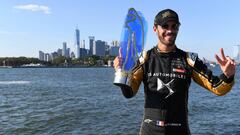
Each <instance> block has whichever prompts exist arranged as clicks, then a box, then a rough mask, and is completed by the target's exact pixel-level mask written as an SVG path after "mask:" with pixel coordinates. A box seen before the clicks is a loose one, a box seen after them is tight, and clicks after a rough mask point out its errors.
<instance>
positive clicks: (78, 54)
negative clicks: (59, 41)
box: [75, 28, 80, 58]
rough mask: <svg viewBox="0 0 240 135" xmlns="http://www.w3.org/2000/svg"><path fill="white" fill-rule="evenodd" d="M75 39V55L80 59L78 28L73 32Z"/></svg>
mask: <svg viewBox="0 0 240 135" xmlns="http://www.w3.org/2000/svg"><path fill="white" fill-rule="evenodd" d="M75 38H76V41H75V42H76V55H77V58H80V31H79V29H78V28H76V30H75Z"/></svg>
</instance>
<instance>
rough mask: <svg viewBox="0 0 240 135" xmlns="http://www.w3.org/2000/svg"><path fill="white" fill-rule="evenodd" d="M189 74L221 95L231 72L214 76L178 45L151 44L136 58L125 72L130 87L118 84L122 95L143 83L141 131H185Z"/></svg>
mask: <svg viewBox="0 0 240 135" xmlns="http://www.w3.org/2000/svg"><path fill="white" fill-rule="evenodd" d="M191 78H192V79H193V80H194V81H195V82H196V83H198V84H199V85H201V86H202V87H204V88H206V89H208V90H209V91H211V92H213V93H214V94H216V95H219V96H221V95H224V94H226V93H227V92H229V91H230V89H231V87H232V86H233V84H234V76H232V77H230V78H227V77H226V76H225V75H224V74H221V75H220V76H219V77H217V76H214V75H213V74H212V72H211V71H210V70H209V69H208V68H207V66H206V65H205V64H204V63H203V62H202V61H201V60H200V59H199V58H198V56H197V54H195V53H190V52H185V51H182V50H180V49H178V48H176V49H175V51H173V52H169V53H162V52H160V51H159V50H158V47H154V48H152V49H151V50H149V51H148V52H147V54H146V55H145V56H143V58H140V61H138V64H137V65H136V66H135V67H134V68H133V71H132V74H131V75H130V76H129V78H128V79H129V85H130V87H121V90H122V93H123V95H124V96H125V97H126V98H131V97H133V96H134V95H135V94H136V93H137V91H138V89H139V86H140V84H141V82H143V84H144V93H145V107H144V108H145V109H144V117H143V121H142V125H141V130H140V134H141V135H155V134H156V135H189V134H190V130H189V126H188V89H189V86H190V83H191Z"/></svg>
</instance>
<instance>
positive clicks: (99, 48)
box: [93, 40, 106, 56]
mask: <svg viewBox="0 0 240 135" xmlns="http://www.w3.org/2000/svg"><path fill="white" fill-rule="evenodd" d="M105 44H106V43H105V42H104V41H101V40H97V41H96V42H95V43H94V45H93V55H97V56H105Z"/></svg>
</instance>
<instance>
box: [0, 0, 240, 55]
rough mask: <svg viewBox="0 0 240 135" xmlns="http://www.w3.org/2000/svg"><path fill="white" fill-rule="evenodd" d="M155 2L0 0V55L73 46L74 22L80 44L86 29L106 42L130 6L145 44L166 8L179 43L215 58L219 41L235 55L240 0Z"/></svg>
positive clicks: (117, 34)
mask: <svg viewBox="0 0 240 135" xmlns="http://www.w3.org/2000/svg"><path fill="white" fill-rule="evenodd" d="M156 2H158V1H153V2H152V3H151V2H148V1H134V0H132V1H129V0H122V1H116V2H114V1H110V0H106V1H105V2H104V3H103V2H100V1H97V0H91V1H71V2H68V1H61V2H58V1H56V0H53V1H34V0H23V1H21V2H19V1H17V0H12V1H7V0H3V1H1V4H0V11H1V14H0V18H1V22H0V57H19V56H26V57H36V58H37V57H38V51H39V50H43V51H44V52H51V51H53V50H54V49H55V48H58V47H59V45H61V44H62V42H67V44H68V45H69V47H70V48H74V46H75V35H74V32H73V30H74V29H75V28H76V26H77V27H78V29H79V30H80V36H81V38H80V39H81V41H83V40H85V45H88V36H91V35H94V36H95V38H96V39H101V40H104V41H107V42H111V41H112V40H119V39H120V36H121V30H122V26H123V22H124V19H125V16H126V14H127V10H128V9H129V8H131V7H133V8H135V9H136V10H137V11H140V12H141V13H142V14H143V16H144V17H145V18H146V20H147V22H148V32H147V39H146V40H147V42H146V46H145V49H146V50H148V49H150V48H152V47H153V46H155V45H156V43H157V38H156V34H155V33H154V32H153V30H152V24H153V20H154V17H155V15H156V14H157V13H158V12H159V11H160V10H162V9H166V8H171V9H173V10H175V11H176V12H177V13H178V14H179V17H180V22H181V27H180V31H179V34H178V38H177V40H176V44H177V46H178V47H179V48H180V49H183V50H186V51H191V52H196V53H198V54H199V57H200V58H202V57H205V58H207V59H210V60H215V58H214V54H216V53H218V54H219V49H220V48H221V47H222V48H224V50H225V52H226V54H227V55H229V56H233V55H234V51H236V50H234V46H236V45H239V44H240V41H239V37H238V35H240V28H239V27H238V22H239V20H240V15H238V14H237V12H239V11H238V10H240V9H239V8H238V5H239V4H240V2H238V1H229V2H224V1H217V0H213V1H206V0H203V1H198V2H193V1H190V0H187V1H185V2H180V1H176V2H170V1H161V2H159V4H156ZM189 5H191V6H189ZM81 41H80V42H81ZM86 48H87V47H86ZM89 49H90V48H89Z"/></svg>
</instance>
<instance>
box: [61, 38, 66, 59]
mask: <svg viewBox="0 0 240 135" xmlns="http://www.w3.org/2000/svg"><path fill="white" fill-rule="evenodd" d="M62 56H65V57H67V43H66V42H63V48H62Z"/></svg>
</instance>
